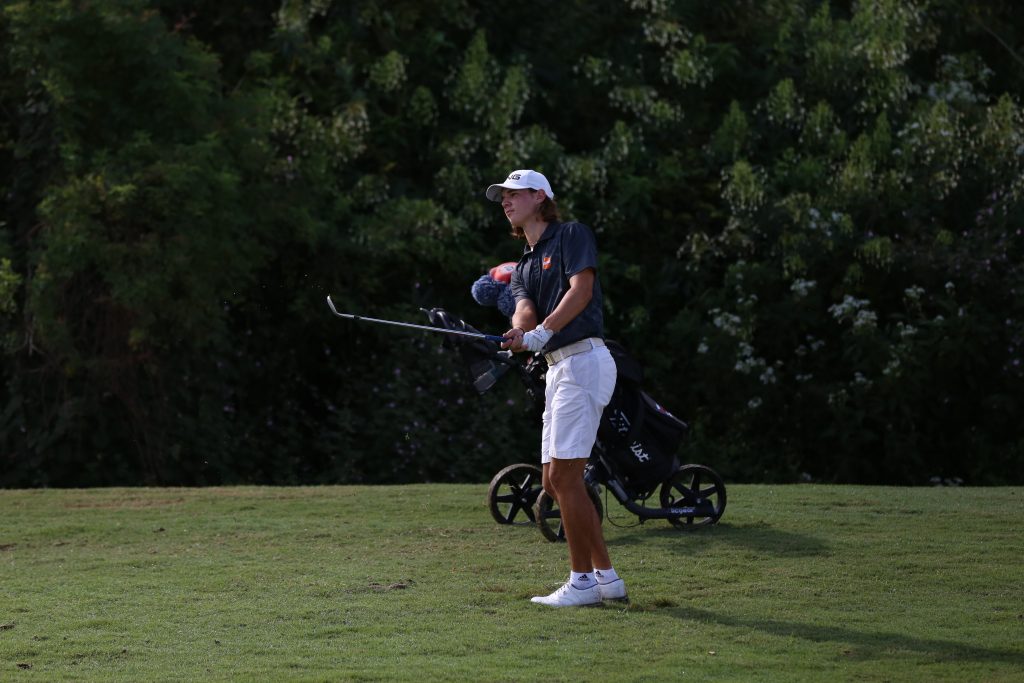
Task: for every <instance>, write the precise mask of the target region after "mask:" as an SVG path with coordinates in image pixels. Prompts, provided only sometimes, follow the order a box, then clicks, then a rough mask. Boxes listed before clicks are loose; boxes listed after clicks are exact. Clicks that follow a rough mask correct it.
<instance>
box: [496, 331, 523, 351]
mask: <svg viewBox="0 0 1024 683" xmlns="http://www.w3.org/2000/svg"><path fill="white" fill-rule="evenodd" d="M525 334H526V333H525V332H523V328H521V327H513V328H512V329H511V330H509V331H508V332H506V333H505V334H503V335H502V336H503V337H505V339H508V341H507V342H505V343H504V344H502V345H501V348H503V349H509V348H511V349H512V350H513V351H521V350H522V344H523V336H524V335H525Z"/></svg>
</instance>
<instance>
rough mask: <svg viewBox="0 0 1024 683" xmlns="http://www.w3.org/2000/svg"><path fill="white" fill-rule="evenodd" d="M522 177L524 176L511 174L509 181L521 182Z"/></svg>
mask: <svg viewBox="0 0 1024 683" xmlns="http://www.w3.org/2000/svg"><path fill="white" fill-rule="evenodd" d="M522 177H523V176H522V175H520V174H519V173H511V174H509V176H508V179H509V180H519V179H520V178H522Z"/></svg>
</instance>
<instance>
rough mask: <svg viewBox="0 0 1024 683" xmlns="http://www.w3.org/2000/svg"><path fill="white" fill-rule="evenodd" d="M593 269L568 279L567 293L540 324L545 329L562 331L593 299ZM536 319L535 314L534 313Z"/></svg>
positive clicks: (584, 270) (587, 269)
mask: <svg viewBox="0 0 1024 683" xmlns="http://www.w3.org/2000/svg"><path fill="white" fill-rule="evenodd" d="M594 277H595V273H594V269H593V268H585V269H583V270H581V271H580V272H578V273H576V274H575V275H573V276H572V277H570V278H569V291H568V292H566V293H565V296H563V297H562V300H561V301H560V302H558V306H556V307H555V310H553V311H551V315H549V316H548V317H547V318H545V319H544V322H543V323H542V324H543V325H544V327H545V328H546V329H549V330H551V331H552V332H561V331H562V329H563V328H564V327H565V326H566V325H568V324H569V323H571V322H572V321H573V319H574V318H575V317H576V316H578V315H579V314H580V313H582V312H583V310H584V309H585V308H586V307H587V304H589V303H590V300H591V299H593V298H594ZM534 317H535V318H536V313H534Z"/></svg>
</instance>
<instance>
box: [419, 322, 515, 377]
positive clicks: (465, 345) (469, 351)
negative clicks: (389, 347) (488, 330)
mask: <svg viewBox="0 0 1024 683" xmlns="http://www.w3.org/2000/svg"><path fill="white" fill-rule="evenodd" d="M426 314H427V317H428V318H429V319H430V324H431V325H433V326H434V327H441V328H444V329H446V330H458V331H460V332H477V333H479V330H477V329H475V328H474V327H473V326H472V325H469V324H467V323H466V322H465V321H464V320H462V319H461V318H459V317H458V316H455V315H452V314H451V313H449V312H448V311H446V310H444V309H442V308H432V309H430V310H429V311H426ZM444 343H445V345H446V346H448V347H449V348H455V349H456V350H457V351H458V352H459V356H461V357H462V360H463V367H464V368H465V371H466V374H467V376H468V379H469V381H470V382H471V383H472V384H473V388H474V389H476V390H477V393H480V394H484V393H486V392H487V391H488V390H489V389H490V388H491V387H493V386H494V384H495V383H496V382H497V381H498V380H499V379H500V378H501V376H502V375H504V374H505V373H506V372H508V371H509V368H510V367H511V366H510V365H509V364H508V363H500V362H498V361H497V360H495V358H496V354H507V355H508V356H511V355H512V352H511V351H501V350H500V349H499V348H498V345H497V344H494V343H492V342H489V341H487V340H484V339H465V338H461V337H448V338H447V339H445V342H444Z"/></svg>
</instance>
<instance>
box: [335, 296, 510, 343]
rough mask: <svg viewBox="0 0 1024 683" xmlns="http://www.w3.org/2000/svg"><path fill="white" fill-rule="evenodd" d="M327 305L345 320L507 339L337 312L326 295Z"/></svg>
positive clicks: (502, 340) (465, 335)
mask: <svg viewBox="0 0 1024 683" xmlns="http://www.w3.org/2000/svg"><path fill="white" fill-rule="evenodd" d="M327 305H328V306H330V307H331V312H332V313H334V315H336V316H338V317H339V318H346V319H347V320H355V321H357V322H358V321H363V322H368V323H377V324H379V325H393V326H395V327H405V328H407V329H411V330H423V331H424V332H440V333H441V334H454V335H456V336H458V337H469V338H470V339H486V340H487V341H492V342H497V343H499V344H500V343H502V342H505V341H508V340H507V339H505V338H504V337H497V336H495V335H492V334H481V333H478V332H465V331H462V330H446V329H444V328H443V327H432V326H431V325H414V324H413V323H403V322H398V321H397V320H381V319H380V318H368V317H366V316H363V315H354V314H352V313H339V312H338V309H336V308H335V307H334V302H333V301H331V297H330V296H328V297H327Z"/></svg>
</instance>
